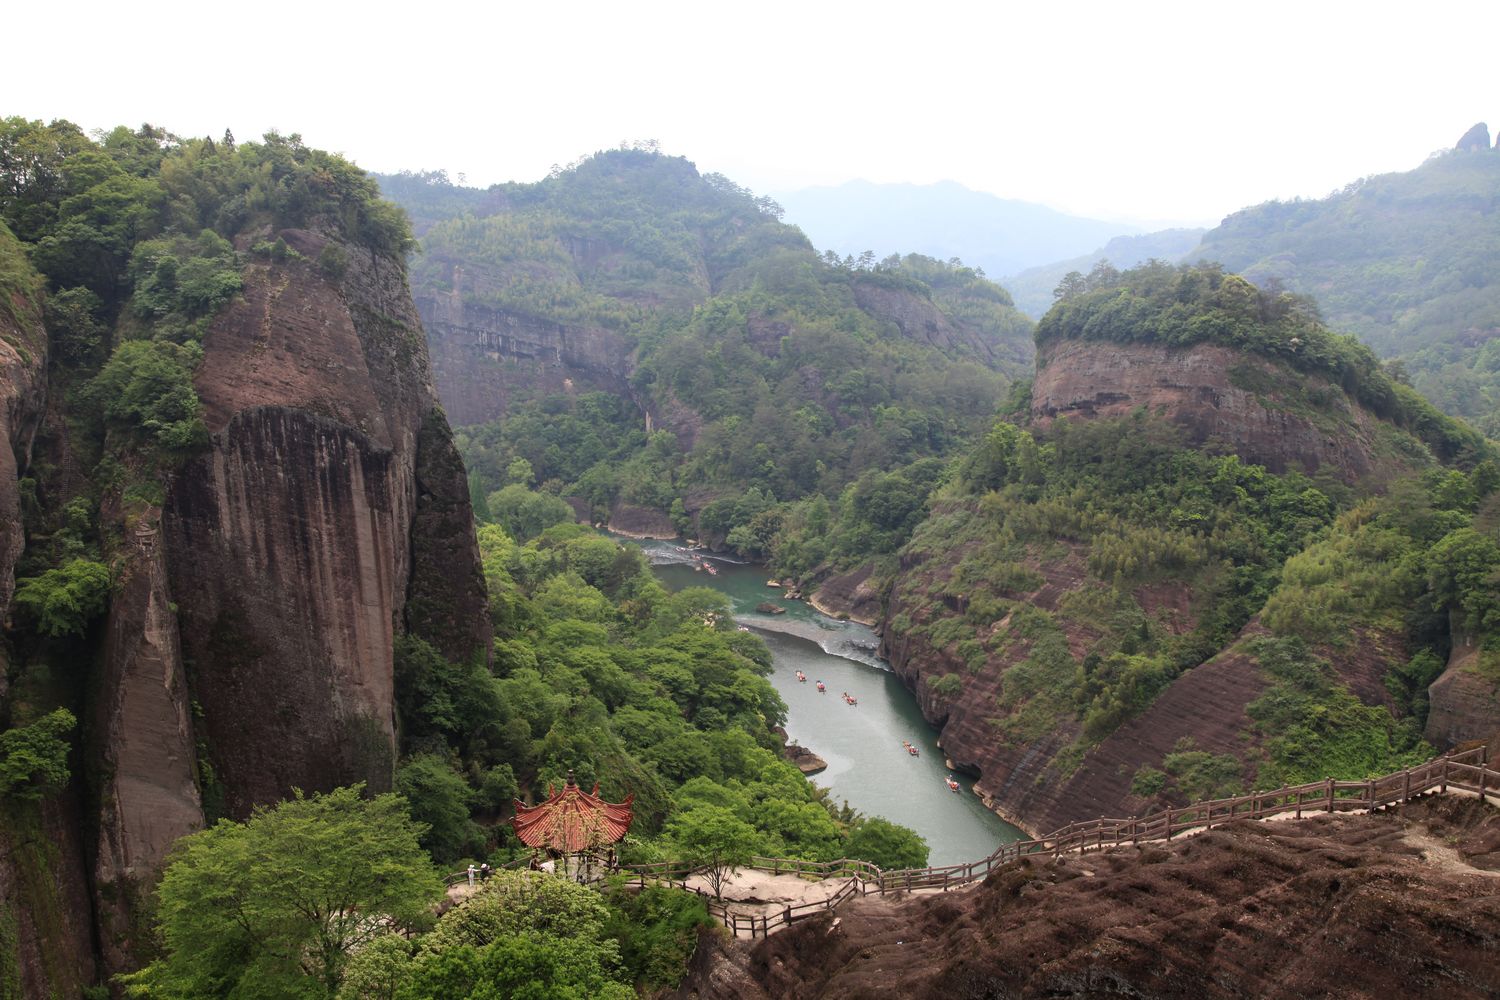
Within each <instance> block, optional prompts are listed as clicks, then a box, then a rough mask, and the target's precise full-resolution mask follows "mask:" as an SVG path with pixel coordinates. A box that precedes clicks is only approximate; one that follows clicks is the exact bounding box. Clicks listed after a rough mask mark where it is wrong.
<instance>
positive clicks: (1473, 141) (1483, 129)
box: [1453, 122, 1490, 152]
mask: <svg viewBox="0 0 1500 1000" xmlns="http://www.w3.org/2000/svg"><path fill="white" fill-rule="evenodd" d="M1453 148H1454V149H1456V150H1458V151H1459V152H1471V151H1474V150H1482V149H1489V148H1490V127H1489V126H1488V125H1487V124H1485V123H1484V122H1478V123H1477V124H1475V126H1474V127H1473V128H1471V129H1469V131H1467V132H1465V133H1464V134H1463V135H1461V136H1459V137H1458V142H1456V143H1454V144H1453Z"/></svg>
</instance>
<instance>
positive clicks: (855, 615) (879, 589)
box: [808, 562, 886, 626]
mask: <svg viewBox="0 0 1500 1000" xmlns="http://www.w3.org/2000/svg"><path fill="white" fill-rule="evenodd" d="M885 583H886V581H885V580H883V579H882V578H880V577H878V576H876V574H875V564H874V563H873V562H867V563H863V564H861V565H859V566H856V567H854V568H853V569H851V570H849V571H847V572H844V573H835V574H834V575H833V576H830V577H828V578H827V579H825V580H823V581H822V582H821V583H819V584H818V589H817V590H816V591H815V592H814V593H813V595H812V597H811V598H810V599H809V601H808V603H809V604H811V605H812V606H813V607H815V608H817V609H818V610H819V611H821V612H823V613H824V614H825V615H828V616H829V617H832V618H839V617H844V618H848V619H850V620H851V621H856V622H860V623H861V624H864V625H872V626H873V625H874V624H875V623H876V622H878V621H879V620H880V613H881V610H882V608H883V607H884V604H885Z"/></svg>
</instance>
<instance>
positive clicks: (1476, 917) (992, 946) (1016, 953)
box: [678, 796, 1500, 1000]
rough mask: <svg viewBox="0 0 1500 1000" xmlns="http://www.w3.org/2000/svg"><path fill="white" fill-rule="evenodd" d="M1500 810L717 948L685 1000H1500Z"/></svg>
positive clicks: (1343, 828)
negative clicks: (1118, 999)
mask: <svg viewBox="0 0 1500 1000" xmlns="http://www.w3.org/2000/svg"><path fill="white" fill-rule="evenodd" d="M1496 872H1500V810H1497V809H1496V808H1495V807H1493V806H1491V805H1488V804H1486V803H1481V802H1480V801H1479V800H1478V799H1477V798H1474V797H1464V796H1433V797H1431V798H1429V799H1425V800H1422V801H1419V802H1416V803H1413V804H1411V805H1409V806H1406V807H1403V808H1401V809H1399V810H1390V811H1388V812H1382V813H1376V814H1373V815H1341V814H1339V815H1320V816H1316V817H1308V818H1304V819H1303V820H1300V821H1295V820H1294V821H1290V822H1278V823H1272V824H1268V823H1256V822H1252V821H1242V822H1237V823H1233V824H1230V825H1228V826H1225V827H1223V828H1220V829H1215V830H1211V831H1206V832H1203V833H1200V834H1198V835H1196V836H1193V837H1190V838H1188V839H1186V840H1185V841H1183V842H1181V843H1177V842H1175V841H1174V842H1173V843H1172V844H1171V845H1142V846H1140V847H1135V848H1124V849H1120V850H1116V851H1109V852H1103V853H1099V854H1089V855H1086V856H1084V857H1081V858H1077V857H1074V858H1063V859H1059V860H1056V861H1052V862H1048V863H1025V862H1023V863H1020V864H1016V865H1012V866H1009V867H1007V868H1006V869H1004V870H1002V871H1000V872H997V873H996V874H995V875H993V876H991V877H990V878H989V879H988V880H986V882H985V883H984V884H983V885H981V886H979V887H978V888H976V889H974V890H972V891H968V892H961V893H948V894H944V895H938V896H929V897H924V898H905V899H903V898H899V897H897V898H892V897H887V898H884V899H882V898H878V897H866V898H863V899H854V900H850V901H849V902H847V903H846V904H845V905H844V906H842V907H841V908H840V909H839V911H838V913H837V915H836V916H835V915H828V916H822V917H818V918H815V919H811V920H807V921H805V922H803V923H799V924H797V925H795V926H794V927H791V928H789V929H787V930H785V931H783V932H781V933H777V934H774V935H772V936H771V937H770V938H768V939H764V940H760V941H755V942H753V943H752V942H743V941H742V942H730V941H728V940H727V939H726V938H725V937H724V936H723V935H710V936H709V937H708V938H707V940H706V946H705V947H701V948H700V949H699V955H698V957H697V959H696V960H695V968H694V970H693V972H692V974H691V975H690V976H689V978H688V980H687V981H686V982H685V983H684V985H683V987H682V989H681V990H680V991H679V993H678V996H679V997H682V998H702V1000H710V998H713V1000H718V998H724V1000H728V998H731V997H732V998H734V1000H762V998H764V1000H770V998H773V997H774V998H781V997H790V998H798V997H820V998H821V997H830V998H831V997H877V996H878V997H882V998H892V997H902V998H905V997H913V998H924V997H925V998H942V1000H968V998H1010V997H1105V996H1131V997H1161V998H1184V1000H1185V998H1221V997H1222V998H1231V997H1232V998H1243V997H1275V998H1293V997H1297V998H1301V997H1340V998H1356V997H1369V998H1372V1000H1374V998H1379V1000H1387V998H1391V997H1441V998H1449V997H1455V998H1469V997H1473V998H1479V997H1486V998H1493V997H1500V877H1497V876H1496Z"/></svg>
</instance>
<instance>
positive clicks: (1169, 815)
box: [1166, 806, 1172, 840]
mask: <svg viewBox="0 0 1500 1000" xmlns="http://www.w3.org/2000/svg"><path fill="white" fill-rule="evenodd" d="M1166 839H1167V840H1171V839H1172V807H1171V806H1167V836H1166Z"/></svg>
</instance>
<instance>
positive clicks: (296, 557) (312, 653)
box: [163, 231, 489, 815]
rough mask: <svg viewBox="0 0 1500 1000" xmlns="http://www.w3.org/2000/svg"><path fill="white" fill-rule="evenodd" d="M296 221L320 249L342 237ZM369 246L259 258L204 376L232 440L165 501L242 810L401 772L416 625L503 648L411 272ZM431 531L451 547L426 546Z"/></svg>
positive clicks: (207, 698) (203, 673)
mask: <svg viewBox="0 0 1500 1000" xmlns="http://www.w3.org/2000/svg"><path fill="white" fill-rule="evenodd" d="M281 235H282V237H283V238H285V239H286V241H287V243H288V245H290V246H292V247H293V248H294V249H297V250H298V251H300V252H301V253H303V254H304V255H306V257H308V258H310V259H314V260H315V259H317V257H318V256H319V253H320V251H321V249H322V246H323V243H324V238H323V237H322V236H319V235H317V234H314V233H308V232H301V231H289V232H286V233H283V234H281ZM348 257H349V261H350V266H349V269H348V271H347V273H346V274H345V276H344V277H343V279H342V281H341V282H334V281H331V280H329V279H327V278H325V277H324V276H323V275H322V274H321V273H320V272H319V271H318V270H317V268H315V267H314V266H313V265H312V264H310V263H307V262H299V261H292V262H289V263H287V264H284V265H277V264H270V263H258V264H253V265H251V267H250V268H249V269H248V271H247V273H246V275H245V291H244V296H243V299H242V300H240V301H237V302H236V303H235V304H233V305H232V306H230V307H229V308H228V309H227V310H225V312H224V313H223V314H221V315H220V316H219V317H218V318H217V319H216V320H215V322H214V323H213V326H212V327H211V329H210V330H209V333H208V335H207V337H206V339H205V341H204V350H205V356H204V361H203V364H202V366H201V367H200V368H199V370H198V373H197V376H196V378H195V385H196V387H197V389H198V393H199V396H200V398H201V400H202V403H203V410H204V413H205V419H206V421H207V423H208V427H209V431H210V433H211V434H212V446H211V448H210V449H209V451H208V452H207V453H206V454H204V455H202V456H201V457H198V458H196V459H194V460H193V461H192V462H190V463H189V464H188V465H187V466H186V467H185V468H184V469H183V470H182V472H181V474H180V475H179V476H178V477H177V479H176V481H175V483H174V484H173V486H172V489H171V491H170V494H169V496H168V498H167V505H166V510H165V512H164V515H163V534H164V542H165V549H166V554H167V562H168V564H169V566H170V568H171V578H172V585H173V591H174V593H175V594H176V595H177V602H178V606H179V615H180V621H181V636H182V653H183V657H184V659H185V661H186V663H187V667H188V669H187V675H188V678H189V682H190V687H191V690H192V692H193V696H194V698H195V699H196V700H197V701H198V703H199V704H200V705H201V707H202V712H203V719H202V723H201V730H202V738H203V739H204V740H205V741H206V744H207V747H208V757H209V759H210V760H211V761H212V764H213V767H214V771H215V774H216V776H217V779H218V781H219V782H220V783H221V784H222V788H223V793H224V795H225V807H226V808H227V810H228V811H229V813H231V814H232V815H243V814H245V813H246V812H247V811H248V810H249V809H250V807H251V806H252V805H254V804H256V803H260V802H268V801H273V800H275V799H278V798H281V797H283V796H285V795H287V794H288V793H289V792H290V791H291V789H292V788H293V787H301V788H304V789H308V790H313V789H326V788H330V787H333V786H336V785H342V784H348V783H350V782H354V781H365V782H367V783H368V784H369V785H370V787H371V788H372V789H377V790H379V789H384V788H388V787H389V785H390V781H391V767H392V763H393V760H394V755H395V706H394V686H393V674H392V667H391V663H392V650H393V643H394V635H395V630H396V629H398V628H403V627H405V626H408V625H416V626H418V627H419V630H420V631H422V632H424V633H426V634H427V635H428V636H430V637H431V638H433V639H435V640H436V641H437V645H438V646H439V648H441V649H442V650H443V651H444V652H445V653H446V654H447V655H449V656H452V657H455V658H467V657H473V656H481V657H482V656H485V655H487V650H488V644H489V626H488V619H487V616H486V614H485V607H484V598H483V584H482V578H481V576H480V574H479V570H478V550H477V546H476V544H475V542H474V537H473V530H472V527H471V525H470V519H469V516H468V498H467V497H468V495H467V490H466V487H465V484H464V477H463V468H462V465H461V463H459V462H458V461H457V459H456V455H455V454H454V453H453V452H452V445H451V440H450V438H449V436H448V433H447V425H446V422H445V421H443V420H442V417H441V414H440V413H435V412H434V410H435V407H436V400H435V399H434V396H433V393H432V390H431V387H430V384H429V377H428V370H427V364H426V356H425V351H424V344H423V337H422V329H421V325H420V323H419V321H418V319H417V316H416V312H415V309H414V308H413V306H412V303H411V299H410V296H409V294H408V293H407V290H406V282H405V271H404V269H403V268H402V267H401V266H400V265H399V264H398V263H397V262H395V261H391V260H386V259H382V258H380V257H378V256H374V255H372V254H370V253H369V252H368V251H364V250H361V249H358V248H352V247H351V248H349V251H348ZM416 538H424V539H425V540H426V542H427V543H428V544H427V545H424V550H425V549H429V548H430V546H431V544H434V543H441V544H444V545H445V546H446V548H445V550H444V552H443V553H442V554H441V555H439V554H435V553H431V552H429V551H424V553H423V557H422V558H418V559H416V560H414V558H413V542H414V539H416ZM410 608H415V609H417V610H418V611H419V616H420V619H421V620H420V621H417V622H413V621H411V620H410V618H409V617H408V614H407V613H408V610H409V609H410ZM270 678H274V681H273V682H268V679H270Z"/></svg>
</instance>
